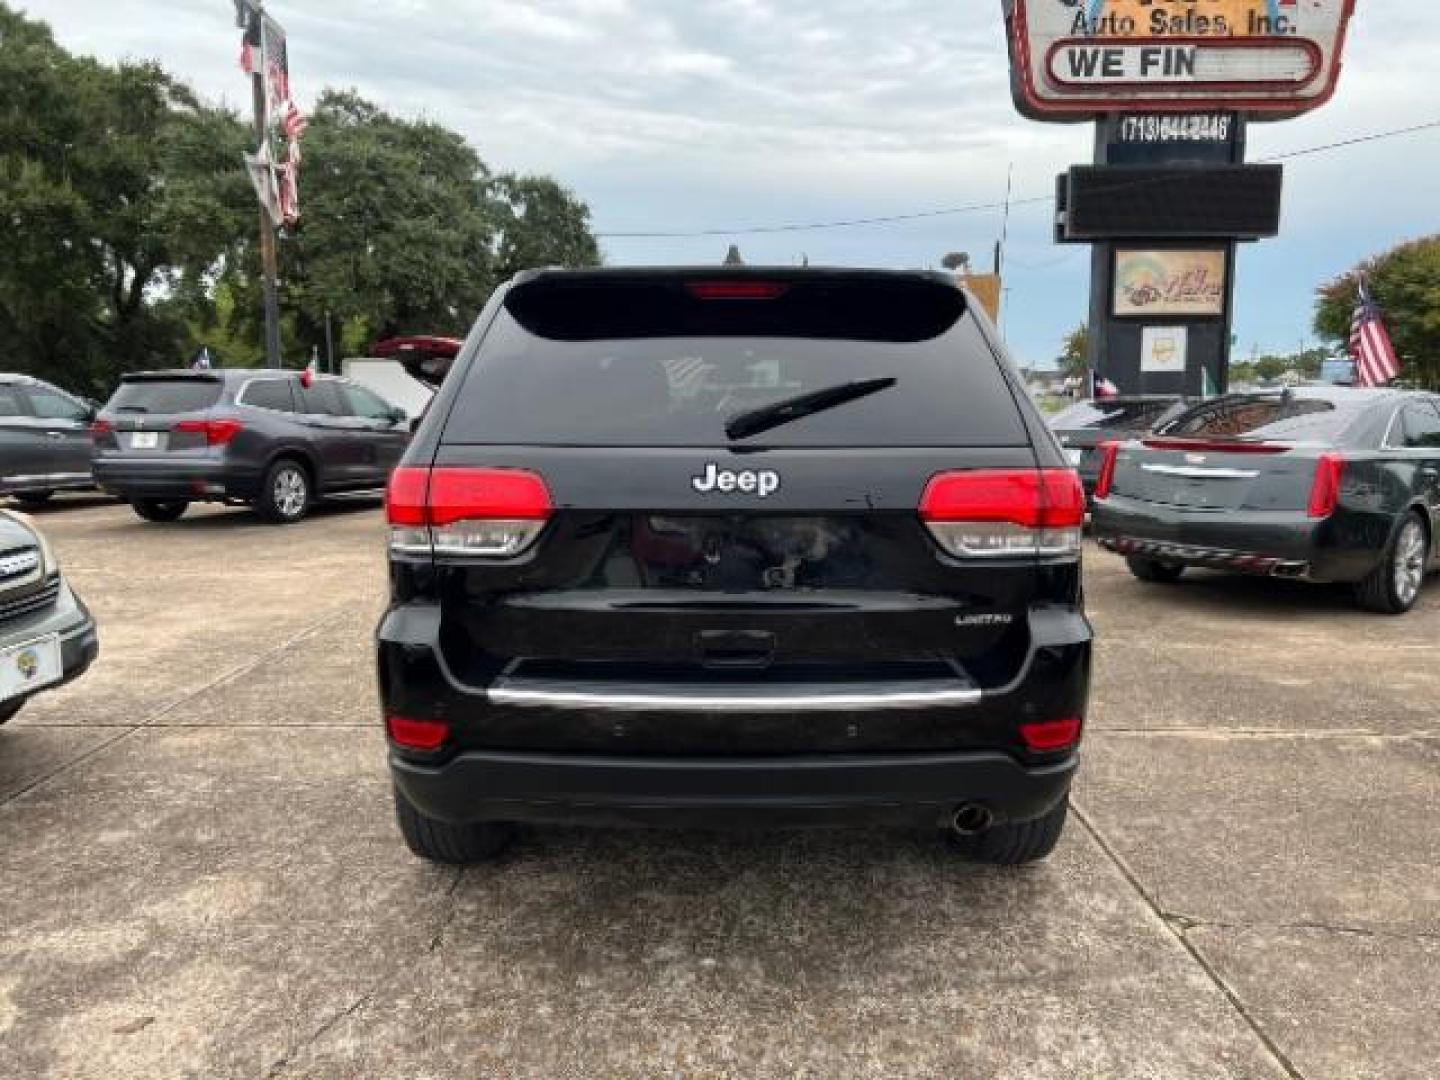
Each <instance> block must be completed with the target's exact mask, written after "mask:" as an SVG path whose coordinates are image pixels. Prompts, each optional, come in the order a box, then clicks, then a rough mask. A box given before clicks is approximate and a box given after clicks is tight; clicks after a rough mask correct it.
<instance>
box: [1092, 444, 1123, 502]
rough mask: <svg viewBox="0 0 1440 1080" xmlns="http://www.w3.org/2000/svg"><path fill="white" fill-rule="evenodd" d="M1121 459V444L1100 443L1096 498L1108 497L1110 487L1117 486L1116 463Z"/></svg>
mask: <svg viewBox="0 0 1440 1080" xmlns="http://www.w3.org/2000/svg"><path fill="white" fill-rule="evenodd" d="M1119 460H1120V444H1119V443H1118V442H1103V443H1101V444H1100V475H1099V476H1098V477H1096V478H1095V498H1097V499H1108V498H1109V497H1110V489H1111V488H1113V487H1114V486H1115V465H1116V463H1117V462H1118V461H1119Z"/></svg>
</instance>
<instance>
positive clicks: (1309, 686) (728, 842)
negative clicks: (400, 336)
mask: <svg viewBox="0 0 1440 1080" xmlns="http://www.w3.org/2000/svg"><path fill="white" fill-rule="evenodd" d="M41 523H42V525H43V527H45V528H46V530H47V532H48V533H49V535H50V536H51V538H52V540H53V541H54V542H55V545H56V547H57V549H58V550H59V552H60V554H61V557H62V560H63V561H64V563H65V565H66V568H67V572H68V573H69V574H70V575H71V578H72V580H73V582H74V583H75V585H76V586H77V588H78V589H79V590H80V591H81V592H82V594H83V595H84V596H85V598H86V600H87V601H88V602H89V603H90V604H91V606H92V607H93V608H94V609H95V610H96V612H97V615H98V617H99V619H100V620H101V633H102V649H103V656H102V660H101V662H100V663H99V664H98V665H97V667H96V668H95V669H94V670H93V671H92V672H91V673H90V674H89V675H87V677H86V678H85V679H83V680H82V681H80V682H78V683H76V684H74V685H73V686H71V687H69V688H66V689H65V690H63V691H61V692H58V693H55V694H52V695H49V696H48V697H46V698H42V699H39V700H37V701H35V702H32V703H31V705H30V706H28V707H27V708H26V709H25V711H24V712H22V714H21V715H20V716H19V717H18V718H17V719H16V720H15V721H13V722H12V723H11V724H10V725H7V726H6V727H5V728H3V729H0V1077H12V1076H13V1077H27V1078H28V1077H65V1078H70V1077H75V1078H90V1077H95V1078H101V1077H103V1078H105V1080H121V1078H130V1077H135V1078H141V1077H143V1078H146V1080H152V1078H165V1077H197V1078H198V1077H207V1078H209V1077H230V1076H234V1077H250V1076H255V1077H267V1076H270V1077H337V1078H338V1077H367V1078H373V1077H405V1078H411V1077H437V1078H438V1077H452V1076H457V1077H468V1076H487V1077H488V1076H496V1077H547V1078H551V1077H601V1076H625V1077H629V1076H647V1077H648V1076H655V1077H660V1076H707V1077H711V1076H715V1077H720V1076H734V1077H745V1078H752V1077H772V1076H773V1077H791V1076H816V1077H821V1076H824V1077H861V1076H875V1077H896V1076H917V1077H919V1076H927V1077H928V1076H936V1077H947V1078H954V1077H969V1076H974V1077H986V1078H991V1077H1006V1078H1010V1077H1013V1078H1016V1080H1019V1078H1025V1080H1036V1078H1048V1077H1055V1078H1060V1077H1065V1078H1072V1077H1096V1078H1101V1077H1103V1078H1107V1080H1109V1078H1116V1077H1137V1078H1138V1077H1147V1078H1165V1080H1169V1078H1192V1077H1193V1078H1196V1080H1201V1078H1203V1080H1214V1078H1223V1077H1233V1078H1242V1077H1243V1078H1250V1077H1255V1078H1261V1077H1265V1078H1270V1077H1280V1078H1283V1077H1290V1078H1292V1080H1293V1078H1295V1077H1304V1078H1307V1080H1311V1078H1314V1080H1318V1078H1332V1077H1334V1078H1347V1080H1348V1078H1350V1077H1375V1078H1387V1080H1390V1078H1410V1077H1414V1078H1417V1080H1418V1078H1422V1077H1431V1076H1433V1075H1434V1073H1435V1068H1434V1062H1435V1061H1437V1060H1440V1036H1437V1035H1436V1033H1435V1030H1436V1029H1435V1028H1434V1025H1433V1024H1432V1022H1431V1020H1432V1018H1433V1016H1434V1015H1435V1014H1436V1011H1437V1009H1440V962H1437V961H1440V955H1437V954H1440V944H1437V943H1440V925H1437V916H1436V914H1435V913H1436V911H1437V910H1440V902H1437V901H1440V833H1437V830H1436V829H1435V827H1434V822H1435V820H1436V817H1437V811H1440V720H1437V719H1436V714H1435V710H1434V708H1433V706H1432V702H1434V701H1435V700H1436V690H1437V689H1440V687H1437V681H1440V671H1437V670H1436V666H1435V665H1434V663H1433V657H1434V651H1433V649H1434V646H1433V642H1434V641H1435V639H1436V636H1437V631H1440V582H1432V585H1431V595H1429V596H1427V597H1426V598H1425V599H1424V600H1423V601H1422V605H1421V608H1420V610H1418V611H1417V612H1415V613H1414V614H1412V615H1411V616H1409V617H1407V618H1402V619H1384V618H1380V617H1377V616H1370V615H1363V614H1360V613H1358V612H1356V611H1354V610H1352V609H1351V608H1350V607H1349V605H1348V603H1347V600H1346V598H1345V596H1344V594H1343V593H1342V592H1340V591H1337V590H1327V589H1306V588H1304V587H1302V586H1298V585H1290V584H1286V583H1268V582H1249V581H1239V580H1232V579H1226V578H1222V577H1219V576H1212V575H1195V576H1194V578H1193V580H1189V579H1187V581H1185V582H1182V583H1181V584H1180V585H1178V586H1175V587H1172V588H1167V587H1156V586H1145V585H1141V584H1140V583H1138V582H1134V581H1132V580H1131V579H1130V578H1129V576H1128V575H1127V574H1126V573H1125V571H1124V569H1123V565H1122V564H1121V563H1120V562H1119V561H1118V560H1115V559H1112V558H1111V557H1109V556H1105V555H1103V554H1100V553H1092V554H1091V555H1090V558H1089V563H1088V570H1087V577H1088V589H1089V597H1090V603H1091V606H1092V613H1093V615H1094V618H1095V621H1096V624H1097V627H1098V628H1099V630H1100V633H1101V635H1102V636H1101V642H1100V651H1099V658H1098V667H1097V683H1096V693H1095V707H1094V710H1093V713H1092V716H1091V721H1090V734H1089V738H1088V743H1087V751H1086V762H1085V766H1084V770H1083V774H1082V779H1081V782H1080V784H1079V787H1078V789H1077V792H1076V797H1075V804H1076V810H1077V813H1076V816H1075V818H1074V819H1072V825H1071V828H1070V830H1069V831H1068V832H1067V835H1066V838H1065V839H1064V841H1063V842H1062V844H1061V847H1060V849H1059V851H1058V852H1057V853H1056V855H1055V856H1054V857H1053V858H1052V859H1051V860H1050V861H1049V862H1048V863H1046V864H1043V865H1041V866H1037V867H1033V868H1028V869H1025V870H1021V871H1000V870H988V869H979V868H975V867H971V866H968V865H965V864H963V863H959V862H956V861H954V860H953V859H952V858H950V857H949V856H948V855H947V853H946V851H945V849H944V847H943V846H942V845H940V844H938V843H935V842H933V841H932V839H931V838H928V837H914V836H907V835H903V834H900V835H897V834H893V833H885V832H874V833H871V832H837V833H828V832H827V833H780V834H771V835H761V834H753V835H752V834H740V835H734V834H707V833H688V832H687V833H676V834H667V833H655V834H649V833H603V832H597V833H587V832H580V831H568V830H531V831H527V832H526V833H525V834H524V835H523V837H522V840H521V842H520V844H519V845H518V847H517V849H516V850H515V851H514V852H513V853H512V854H511V855H510V856H509V857H507V859H506V860H505V861H503V862H502V863H500V864H498V865H496V866H491V867H485V868H477V869H470V870H466V871H463V872H455V871H447V870H439V869H435V868H432V867H429V866H426V865H424V864H422V863H419V862H417V861H415V860H414V859H413V858H411V857H410V856H409V854H408V853H407V852H406V851H405V849H404V847H403V845H402V844H401V842H400V840H399V838H398V836H397V834H396V833H395V830H394V827H393V824H392V821H391V816H390V815H391V811H390V805H389V791H388V786H387V781H386V778H385V772H384V768H383V753H384V747H383V742H382V739H381V737H380V734H379V731H378V724H377V722H376V721H377V717H376V706H375V701H374V688H373V674H372V671H371V658H370V652H369V645H368V639H369V635H370V632H371V630H372V628H373V625H374V622H375V618H376V616H377V614H378V611H379V609H380V606H381V604H382V603H383V596H384V564H383V559H382V555H381V547H382V544H383V527H382V524H381V521H380V519H379V516H378V515H377V514H376V513H375V512H374V511H373V510H365V509H361V510H340V511H330V512H326V513H323V514H322V515H320V516H318V517H316V518H315V519H313V520H311V521H309V522H307V523H305V524H304V525H302V526H300V527H297V528H293V529H274V528H269V527H265V526H261V525H258V524H256V523H255V522H254V521H253V519H252V518H250V517H249V516H248V515H247V514H245V513H244V512H241V511H230V510H218V509H216V510H209V509H200V510H195V511H192V515H191V516H188V517H187V518H186V519H184V520H182V521H181V522H179V523H177V524H176V525H173V526H157V525H148V524H143V523H141V522H139V521H138V519H135V518H134V517H133V516H132V515H131V514H130V512H129V511H128V510H127V509H125V508H123V507H119V506H115V505H113V504H110V503H106V502H103V501H88V502H87V501H84V500H65V501H61V502H60V503H58V504H57V506H56V507H55V508H54V509H52V510H50V511H47V512H46V513H44V514H43V515H41Z"/></svg>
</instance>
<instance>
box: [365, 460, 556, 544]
mask: <svg viewBox="0 0 1440 1080" xmlns="http://www.w3.org/2000/svg"><path fill="white" fill-rule="evenodd" d="M553 510H554V504H553V503H552V502H551V499H550V490H549V489H548V488H547V487H546V486H545V481H544V479H543V478H541V477H540V476H539V475H538V474H536V473H532V472H526V471H525V470H523V469H471V468H450V467H445V466H440V467H438V468H435V469H415V468H404V469H396V470H395V473H394V475H392V476H391V478H390V487H389V490H388V491H387V493H386V497H385V511H386V515H387V517H388V518H389V521H390V550H391V551H392V552H393V553H395V554H399V555H423V556H430V555H456V556H468V557H472V558H481V559H510V558H514V557H515V556H516V555H519V554H520V553H521V552H523V551H525V550H526V549H527V548H528V547H529V546H530V545H531V544H533V543H534V542H535V538H536V537H537V536H539V535H540V532H541V530H542V529H544V527H545V523H546V522H547V521H549V520H550V515H551V513H552V512H553Z"/></svg>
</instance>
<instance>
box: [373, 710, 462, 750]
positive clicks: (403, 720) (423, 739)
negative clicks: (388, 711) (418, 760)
mask: <svg viewBox="0 0 1440 1080" xmlns="http://www.w3.org/2000/svg"><path fill="white" fill-rule="evenodd" d="M385 731H386V733H387V734H389V736H390V741H391V742H393V743H394V744H395V745H396V746H403V747H404V748H405V749H406V750H425V751H430V750H439V749H440V747H442V746H444V745H445V744H446V743H447V742H449V741H450V725H449V724H447V723H445V721H443V720H411V719H409V718H408V717H404V716H387V717H386V718H385Z"/></svg>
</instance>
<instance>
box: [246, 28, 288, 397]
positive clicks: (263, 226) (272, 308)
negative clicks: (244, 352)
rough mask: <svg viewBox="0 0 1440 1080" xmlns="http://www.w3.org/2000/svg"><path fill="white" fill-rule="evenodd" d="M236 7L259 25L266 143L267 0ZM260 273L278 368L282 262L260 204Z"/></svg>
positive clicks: (259, 118) (261, 132)
mask: <svg viewBox="0 0 1440 1080" xmlns="http://www.w3.org/2000/svg"><path fill="white" fill-rule="evenodd" d="M236 7H237V9H239V10H240V12H241V18H240V22H241V24H242V27H243V28H244V29H245V30H246V31H247V32H251V31H252V29H258V36H259V39H260V63H259V64H257V65H255V70H254V71H253V72H252V73H251V76H250V78H251V82H252V89H253V92H254V101H255V138H256V140H257V143H258V145H259V146H261V147H264V146H265V145H266V143H267V141H268V140H269V138H270V131H269V123H268V121H267V113H268V111H269V110H268V108H267V101H266V90H265V79H266V76H267V72H268V66H269V58H268V57H267V56H266V55H265V29H264V24H263V16H264V14H265V5H264V2H263V0H236ZM260 274H261V279H262V281H263V285H264V292H265V365H266V366H267V367H272V368H278V367H280V363H281V360H280V290H279V284H278V283H279V278H280V266H279V257H278V254H277V252H276V248H275V223H274V222H273V221H271V220H270V211H269V209H268V208H266V207H265V206H263V205H262V206H261V207H260Z"/></svg>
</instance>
